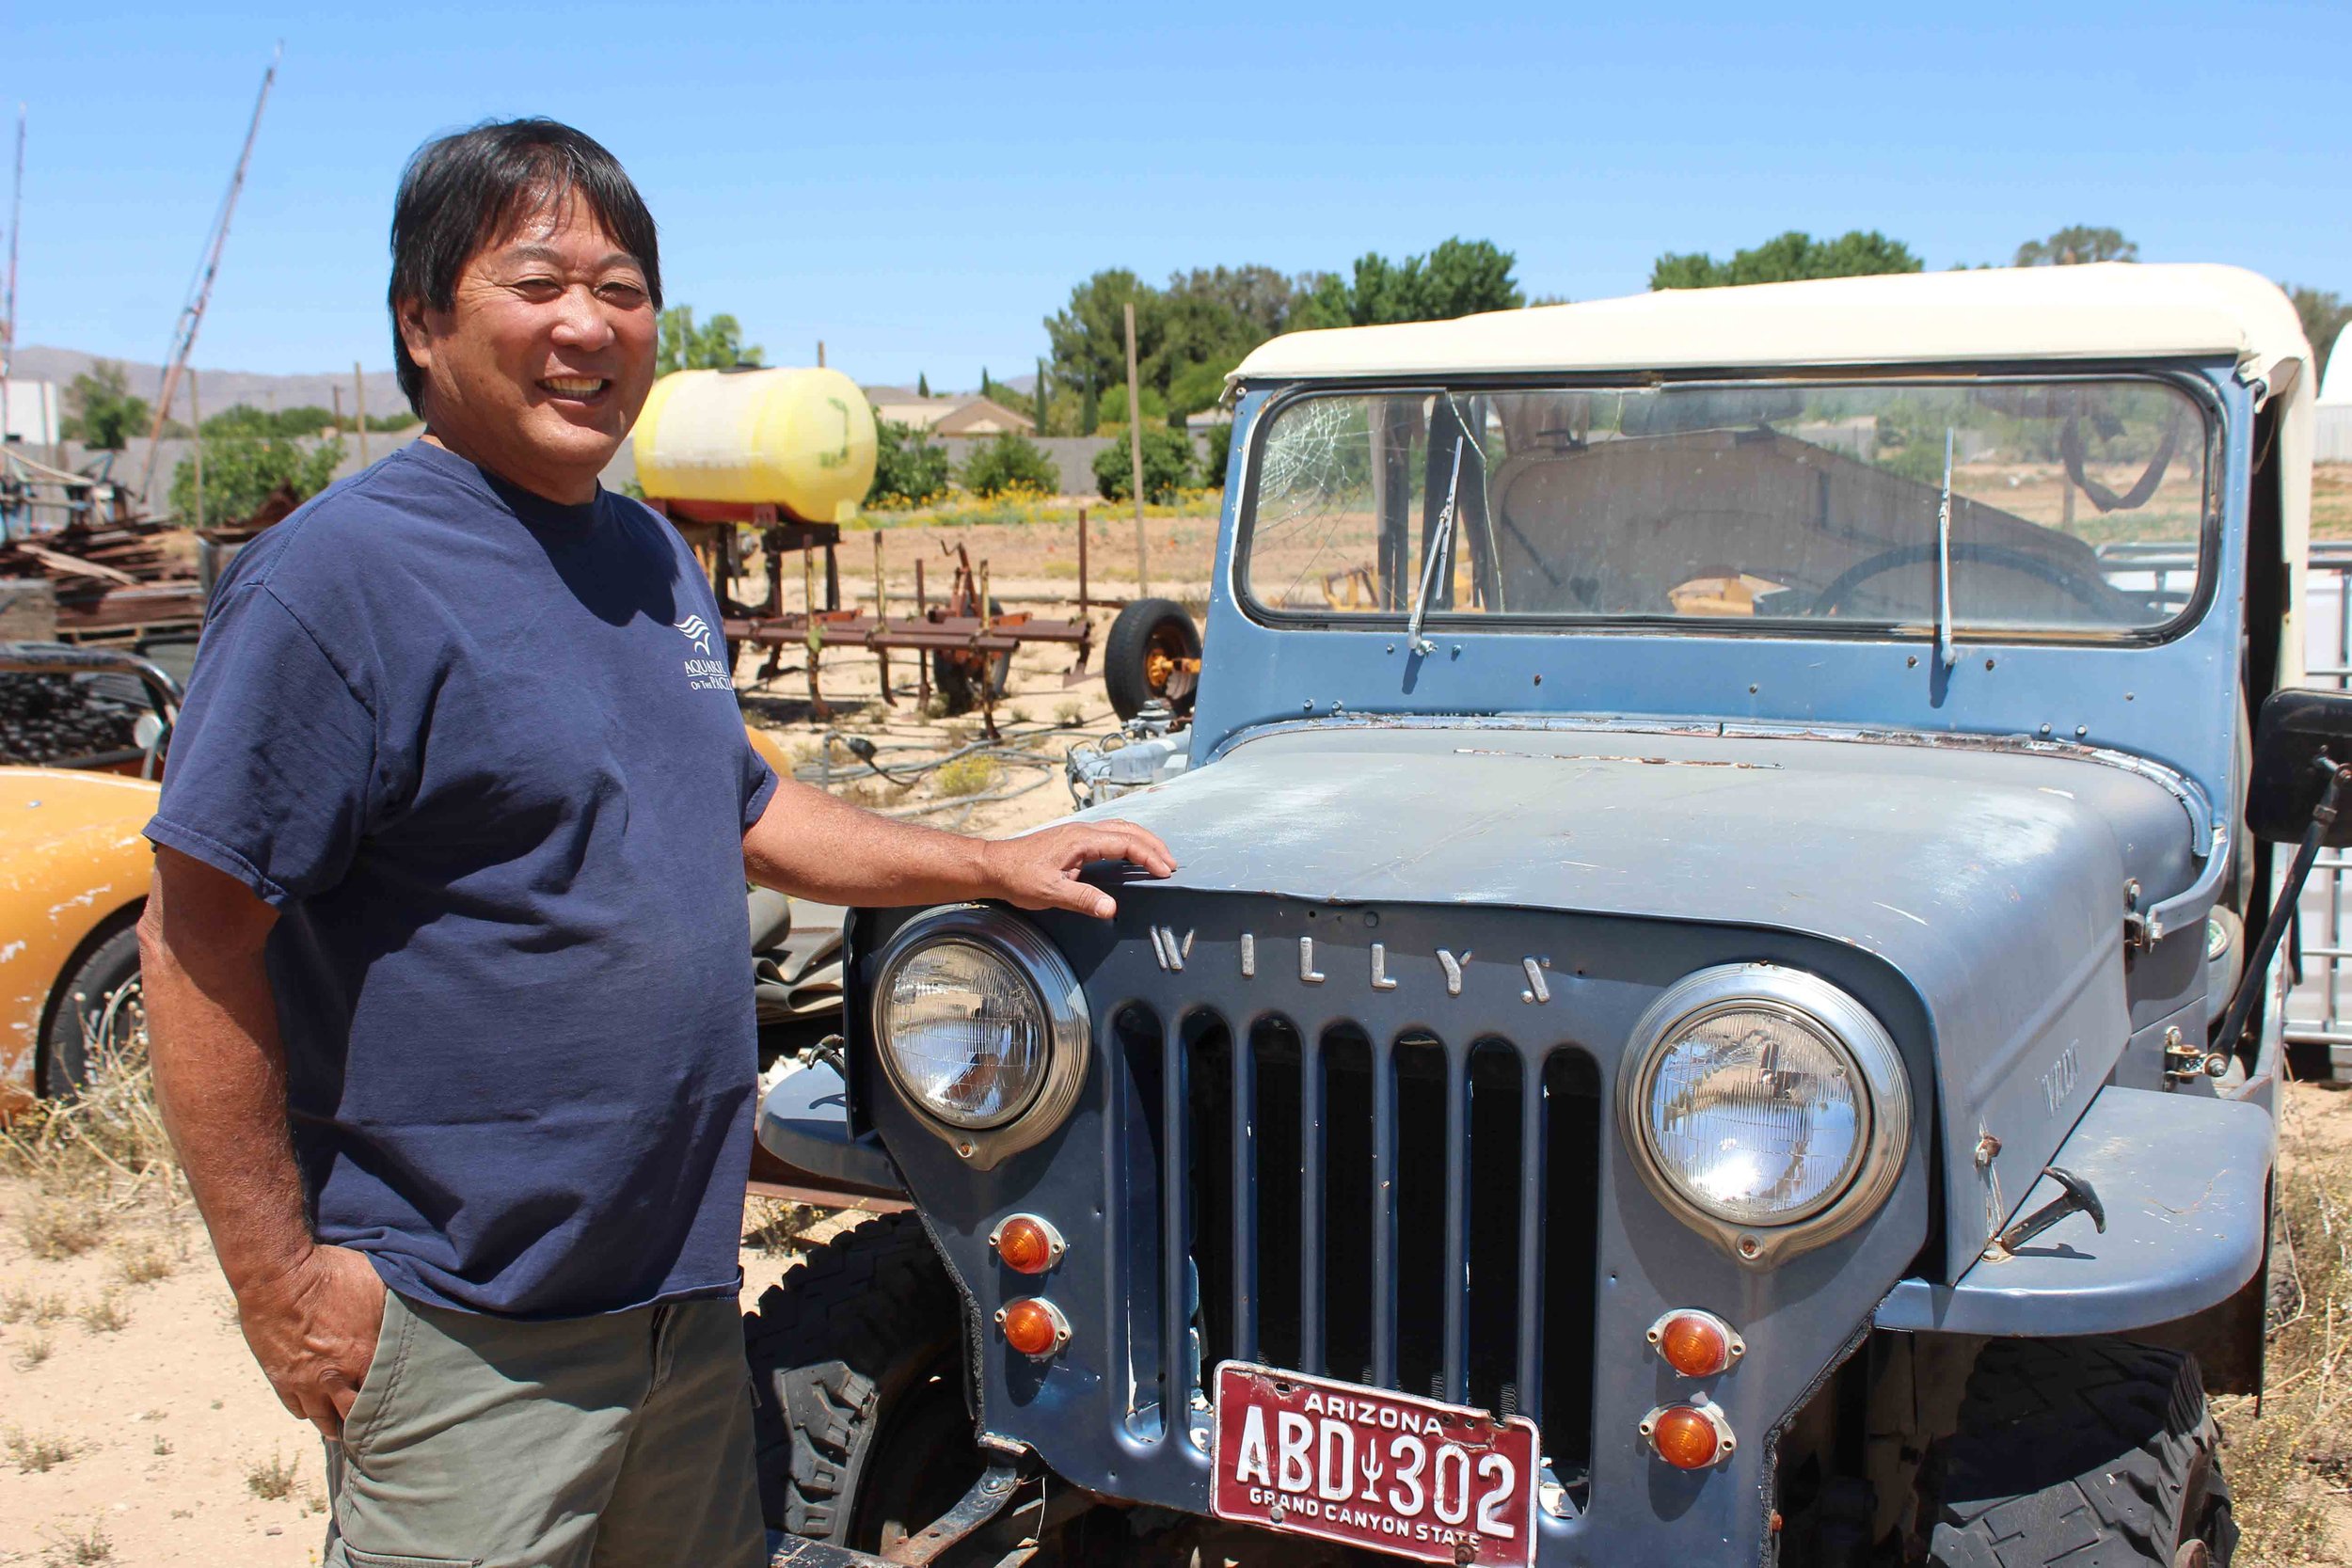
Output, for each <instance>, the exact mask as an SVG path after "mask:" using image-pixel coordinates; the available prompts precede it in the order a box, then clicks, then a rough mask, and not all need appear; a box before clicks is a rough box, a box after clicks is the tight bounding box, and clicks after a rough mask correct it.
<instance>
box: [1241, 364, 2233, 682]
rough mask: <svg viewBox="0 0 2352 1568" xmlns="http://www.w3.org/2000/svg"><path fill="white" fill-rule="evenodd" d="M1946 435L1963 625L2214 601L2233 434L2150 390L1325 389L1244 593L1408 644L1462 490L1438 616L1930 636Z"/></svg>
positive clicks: (1268, 448) (1262, 497) (2076, 619)
mask: <svg viewBox="0 0 2352 1568" xmlns="http://www.w3.org/2000/svg"><path fill="white" fill-rule="evenodd" d="M1947 433H1948V434H1949V436H1950V438H1951V441H1952V445H1953V449H1954V453H1955V466H1954V469H1953V475H1952V491H1953V495H1952V530H1951V540H1952V542H1951V575H1952V581H1951V589H1952V593H1951V602H1952V613H1953V619H1954V621H1955V623H1956V625H1957V626H1958V627H1959V628H1960V629H1962V630H1980V631H1981V630H1999V631H2005V632H2012V633H2018V634H2023V635H2027V636H2031V635H2035V634H2046V635H2061V636H2083V635H2089V636H2099V635H2113V634H2133V633H2147V632H2151V631H2153V630H2156V629H2158V628H2161V627H2163V626H2166V625H2167V624H2169V623H2170V622H2172V621H2174V620H2176V619H2177V618H2178V617H2179V616H2180V615H2181V614H2182V613H2183V612H2184V610H2185V609H2186V608H2187V607H2188V606H2189V605H2190V604H2191V603H2192V602H2193V601H2194V600H2195V597H2196V588H2197V584H2198V581H2199V574H2200V572H2201V559H2200V558H2201V545H2202V541H2203V538H2204V535H2205V533H2206V531H2207V520H2208V515H2209V514H2210V512H2211V499H2210V495H2209V491H2208V484H2207V479H2208V449H2209V446H2210V441H2211V432H2210V427H2209V421H2208V420H2207V419H2206V417H2205V415H2204V413H2203V411H2202V410H2201V407H2200V406H2199V405H2198V404H2196V403H2195V402H2194V401H2193V400H2192V399H2191V398H2189V397H2188V396H2187V395H2186V394H2185V393H2184V392H2182V391H2181V390H2179V389H2178V388H2175V387H2173V386H2171V385H2170V384H2169V383H2166V382H2163V381H2159V380H2154V379H2147V378H2123V377H2115V378H2106V379H2090V378H2083V379H2068V380H2004V381H1969V382H1946V383H1941V384H1939V383H1932V382H1886V381H1881V382H1860V381H1857V382H1850V383H1834V382H1817V383H1808V384H1804V385H1801V386H1792V385H1788V384H1772V385H1762V384H1758V385H1737V384H1732V385H1726V384H1723V383H1707V384H1677V385H1670V386H1666V387H1657V388H1607V389H1570V388H1558V389H1534V390H1502V391H1496V390H1486V389H1479V390H1471V389H1468V388H1461V389H1454V390H1451V391H1437V390H1412V391H1394V392H1375V393H1364V392H1328V393H1323V392H1318V393H1310V394H1307V395H1304V396H1299V397H1295V398H1293V399H1291V400H1289V401H1287V402H1283V403H1280V404H1278V405H1277V406H1276V407H1275V409H1274V411H1273V413H1272V414H1271V416H1270V417H1269V419H1268V420H1267V425H1266V429H1265V431H1264V434H1263V438H1262V440H1261V442H1260V444H1259V447H1258V452H1257V456H1256V459H1255V462H1256V470H1255V473H1254V476H1253V478H1254V484H1253V488H1252V491H1251V498H1252V499H1251V504H1250V506H1249V508H1248V515H1247V516H1246V518H1245V524H1246V535H1245V544H1244V549H1245V556H1244V561H1245V566H1244V578H1243V580H1244V585H1245V587H1246V589H1247V590H1248V598H1249V599H1250V600H1252V601H1253V602H1254V603H1255V604H1256V605H1257V606H1258V607H1259V608H1260V609H1261V610H1264V611H1269V612H1271V613H1272V614H1274V615H1276V616H1280V615H1284V614H1302V613H1303V614H1308V615H1311V616H1312V617H1314V618H1315V619H1317V620H1325V619H1331V618H1350V617H1361V618H1366V619H1373V620H1391V619H1392V620H1395V621H1396V622H1398V623H1399V624H1402V621H1403V618H1404V616H1405V615H1406V612H1407V610H1409V608H1410V607H1411V605H1412V604H1413V601H1414V598H1415V595H1416V593H1417V591H1418V590H1419V588H1420V585H1421V580H1422V575H1423V572H1424V565H1425V555H1426V551H1427V550H1428V548H1429V547H1430V544H1431V541H1432V540H1433V538H1435V537H1436V534H1437V531H1438V520H1439V518H1440V516H1441V515H1442V513H1443V510H1444V503H1445V499H1446V497H1447V495H1448V494H1449V492H1450V491H1451V492H1453V493H1454V494H1456V496H1457V502H1456V508H1455V515H1454V519H1453V530H1452V544H1451V546H1450V548H1449V550H1448V552H1447V554H1448V557H1449V559H1448V560H1447V561H1446V562H1445V563H1444V564H1445V566H1446V568H1447V569H1445V570H1442V571H1440V572H1438V573H1436V574H1435V575H1434V577H1433V580H1432V584H1431V592H1430V594H1429V595H1428V598H1429V605H1428V610H1429V615H1430V618H1431V619H1432V620H1433V621H1442V620H1444V619H1446V618H1448V617H1456V616H1463V615H1471V616H1502V617H1510V618H1514V619H1522V618H1523V619H1525V620H1528V621H1530V622H1531V623H1536V622H1576V621H1605V622H1625V623H1666V624H1684V623H1696V624H1698V625H1697V626H1693V629H1699V626H1704V624H1706V623H1708V622H1724V621H1798V622H1806V623H1811V624H1814V625H1815V626H1816V627H1817V628H1818V629H1820V630H1823V631H1826V630H1830V629H1833V626H1835V627H1836V628H1837V629H1844V628H1851V629H1855V630H1863V629H1867V630H1870V631H1877V632H1883V631H1885V630H1889V629H1896V630H1904V631H1918V630H1923V629H1924V628H1926V627H1928V626H1930V624H1931V620H1932V616H1933V613H1934V605H1935V590H1936V569H1937V568H1936V546H1935V541H1936V513H1937V507H1938V502H1939V500H1940V495H1941V488H1942V483H1943V467H1944V450H1945V441H1946V436H1947ZM1465 434H1467V435H1468V436H1470V441H1469V443H1468V447H1467V449H1466V450H1467V451H1470V452H1472V453H1475V454H1476V455H1475V456H1473V457H1471V458H1470V469H1473V470H1475V471H1474V472H1472V471H1469V470H1466V471H1465V472H1464V473H1463V474H1462V476H1461V478H1460V480H1459V481H1458V483H1456V482H1455V481H1454V476H1453V471H1452V463H1451V458H1452V456H1453V454H1454V451H1455V450H1456V447H1457V445H1458V444H1459V443H1458V441H1457V437H1459V436H1463V435H1465ZM1482 460H1483V461H1482Z"/></svg>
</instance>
